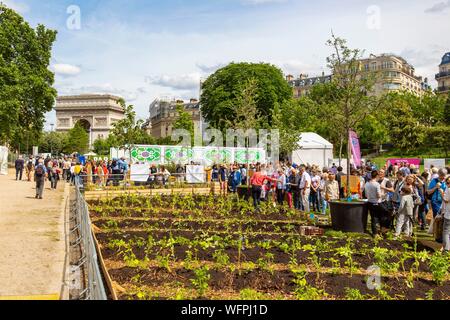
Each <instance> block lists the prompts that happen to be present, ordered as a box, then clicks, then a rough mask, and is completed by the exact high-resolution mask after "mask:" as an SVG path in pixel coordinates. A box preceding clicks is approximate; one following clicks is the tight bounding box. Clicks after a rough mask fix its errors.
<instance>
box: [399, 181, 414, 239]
mask: <svg viewBox="0 0 450 320" xmlns="http://www.w3.org/2000/svg"><path fill="white" fill-rule="evenodd" d="M413 217H414V200H413V197H412V190H411V188H409V187H403V189H402V192H401V201H400V208H399V211H398V216H397V227H396V230H395V236H396V237H398V236H400V234H401V232H402V229H404V230H405V234H406V236H408V237H409V236H411V235H412V232H413V224H412V219H413Z"/></svg>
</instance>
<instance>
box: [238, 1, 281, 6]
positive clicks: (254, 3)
mask: <svg viewBox="0 0 450 320" xmlns="http://www.w3.org/2000/svg"><path fill="white" fill-rule="evenodd" d="M286 1H287V0H241V3H242V4H245V5H260V4H269V3H282V2H286Z"/></svg>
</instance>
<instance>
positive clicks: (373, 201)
mask: <svg viewBox="0 0 450 320" xmlns="http://www.w3.org/2000/svg"><path fill="white" fill-rule="evenodd" d="M371 177H372V179H371V180H370V181H369V182H367V183H366V186H365V189H364V191H365V194H366V197H367V200H368V203H369V212H370V218H371V222H372V235H373V236H374V237H375V236H377V235H378V225H381V217H380V211H381V210H380V203H381V186H380V184H379V183H378V171H376V170H374V171H372V173H371Z"/></svg>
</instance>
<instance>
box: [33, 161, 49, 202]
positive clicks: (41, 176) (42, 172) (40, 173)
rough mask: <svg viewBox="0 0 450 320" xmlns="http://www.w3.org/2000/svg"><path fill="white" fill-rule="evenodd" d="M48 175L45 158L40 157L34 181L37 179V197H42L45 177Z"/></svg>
mask: <svg viewBox="0 0 450 320" xmlns="http://www.w3.org/2000/svg"><path fill="white" fill-rule="evenodd" d="M46 177H47V168H46V167H45V164H44V160H43V159H39V160H38V165H37V166H36V167H35V168H34V181H36V199H42V197H43V193H44V185H45V179H46Z"/></svg>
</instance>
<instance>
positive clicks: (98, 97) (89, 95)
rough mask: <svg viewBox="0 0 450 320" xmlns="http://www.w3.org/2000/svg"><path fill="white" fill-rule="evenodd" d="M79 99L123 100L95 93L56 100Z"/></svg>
mask: <svg viewBox="0 0 450 320" xmlns="http://www.w3.org/2000/svg"><path fill="white" fill-rule="evenodd" d="M78 99H84V100H86V99H87V100H89V99H112V100H119V99H122V98H121V97H119V96H115V95H112V94H95V93H92V94H91V93H88V94H79V95H72V96H58V97H57V98H56V100H78Z"/></svg>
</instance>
